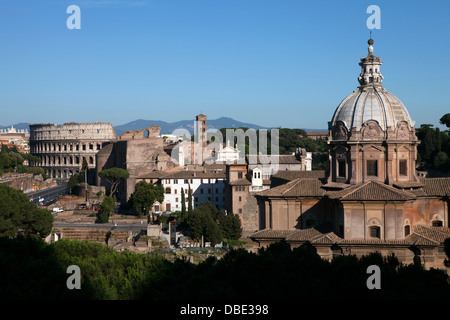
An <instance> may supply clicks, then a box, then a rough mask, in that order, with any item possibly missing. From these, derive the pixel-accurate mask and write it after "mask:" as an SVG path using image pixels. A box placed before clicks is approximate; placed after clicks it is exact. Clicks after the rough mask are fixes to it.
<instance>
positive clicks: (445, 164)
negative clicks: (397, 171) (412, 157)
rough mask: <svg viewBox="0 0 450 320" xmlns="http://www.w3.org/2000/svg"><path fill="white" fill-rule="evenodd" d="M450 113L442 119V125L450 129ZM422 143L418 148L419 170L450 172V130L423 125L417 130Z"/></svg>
mask: <svg viewBox="0 0 450 320" xmlns="http://www.w3.org/2000/svg"><path fill="white" fill-rule="evenodd" d="M449 119H450V113H447V114H446V115H444V116H443V117H442V118H441V119H440V123H441V124H444V125H446V126H447V127H450V120H449ZM416 135H417V138H418V139H419V140H420V141H421V143H420V144H419V146H418V147H417V152H418V157H417V164H418V165H419V169H423V170H437V171H440V172H441V173H448V172H450V130H444V131H441V130H440V129H439V128H433V125H431V124H422V125H421V126H420V128H418V129H416Z"/></svg>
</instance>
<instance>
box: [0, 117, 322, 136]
mask: <svg viewBox="0 0 450 320" xmlns="http://www.w3.org/2000/svg"><path fill="white" fill-rule="evenodd" d="M194 122H195V121H194V120H181V121H176V122H166V121H160V120H143V119H139V120H135V121H131V122H128V123H125V124H122V125H118V126H115V127H114V130H115V131H116V135H118V136H120V135H121V134H122V133H124V132H125V131H127V130H142V129H145V128H148V127H150V126H152V125H158V126H161V134H171V133H173V132H174V131H175V130H176V129H186V130H188V131H189V133H190V134H191V135H193V134H194ZM29 125H30V124H29V123H17V124H14V125H13V126H14V128H16V129H27V130H28V132H29V131H30V127H29ZM207 126H208V129H221V128H251V129H255V130H258V129H268V130H270V129H271V128H270V127H263V126H259V125H256V124H252V123H246V122H240V121H237V120H234V119H232V118H228V117H221V118H218V119H207ZM7 128H11V125H8V126H1V125H0V129H7ZM303 130H305V131H326V130H324V129H303Z"/></svg>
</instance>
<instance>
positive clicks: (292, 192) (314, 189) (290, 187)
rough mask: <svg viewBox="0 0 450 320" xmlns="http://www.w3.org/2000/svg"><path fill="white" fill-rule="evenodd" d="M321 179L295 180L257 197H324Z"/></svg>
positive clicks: (260, 193)
mask: <svg viewBox="0 0 450 320" xmlns="http://www.w3.org/2000/svg"><path fill="white" fill-rule="evenodd" d="M321 186H322V182H321V181H320V180H319V179H295V180H292V181H289V182H288V183H286V184H282V185H280V186H278V187H275V188H271V189H268V190H264V191H261V192H259V193H257V194H256V195H257V196H268V197H322V196H323V195H324V194H325V190H323V189H322V188H321Z"/></svg>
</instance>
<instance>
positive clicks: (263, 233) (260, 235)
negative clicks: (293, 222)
mask: <svg viewBox="0 0 450 320" xmlns="http://www.w3.org/2000/svg"><path fill="white" fill-rule="evenodd" d="M298 231H299V230H273V229H264V230H260V231H257V232H255V233H253V234H251V235H249V236H248V237H249V238H251V239H252V238H257V239H285V238H286V237H288V236H290V235H291V234H293V233H296V232H298Z"/></svg>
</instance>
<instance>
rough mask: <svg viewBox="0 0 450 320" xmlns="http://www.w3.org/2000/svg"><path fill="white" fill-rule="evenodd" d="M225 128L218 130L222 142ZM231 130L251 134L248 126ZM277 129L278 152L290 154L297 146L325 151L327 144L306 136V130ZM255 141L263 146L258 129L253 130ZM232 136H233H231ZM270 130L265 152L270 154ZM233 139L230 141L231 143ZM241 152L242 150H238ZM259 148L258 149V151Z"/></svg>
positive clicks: (224, 141)
mask: <svg viewBox="0 0 450 320" xmlns="http://www.w3.org/2000/svg"><path fill="white" fill-rule="evenodd" d="M227 130H229V129H227V128H223V129H220V132H221V134H222V137H223V143H227V142H228V141H227V139H229V138H230V137H229V136H230V135H228V136H227ZM232 130H233V132H237V131H234V130H242V132H243V134H247V135H248V136H249V137H250V136H252V135H250V134H249V132H248V128H233V129H232ZM277 130H278V142H279V146H278V149H279V150H278V151H279V153H280V154H292V153H293V152H295V150H296V149H297V148H305V149H306V151H308V152H319V153H320V152H326V150H327V144H326V142H325V141H324V140H322V139H318V140H315V139H311V138H308V137H307V136H306V131H305V130H303V129H289V128H277ZM255 133H256V134H255V135H254V137H256V142H257V146H258V148H260V147H264V146H261V145H260V130H255ZM231 138H233V136H231ZM271 141H272V139H271V131H270V130H268V131H267V154H271ZM232 142H233V141H231V143H232ZM234 142H235V143H238V139H234ZM249 143H250V142H249V138H246V139H245V154H246V155H248V154H249V151H250V148H249ZM240 151H241V153H243V152H244V150H240ZM259 151H260V150H258V152H259Z"/></svg>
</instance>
